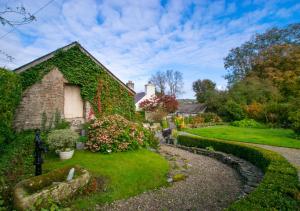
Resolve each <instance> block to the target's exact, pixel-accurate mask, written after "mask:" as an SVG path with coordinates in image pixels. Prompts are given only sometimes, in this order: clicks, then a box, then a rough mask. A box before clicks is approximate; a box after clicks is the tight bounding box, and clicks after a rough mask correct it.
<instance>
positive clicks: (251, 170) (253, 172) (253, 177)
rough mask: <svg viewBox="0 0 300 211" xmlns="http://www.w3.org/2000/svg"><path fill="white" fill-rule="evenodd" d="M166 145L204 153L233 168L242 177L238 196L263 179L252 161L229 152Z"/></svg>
mask: <svg viewBox="0 0 300 211" xmlns="http://www.w3.org/2000/svg"><path fill="white" fill-rule="evenodd" d="M166 145H167V146H171V147H177V148H180V149H183V150H186V151H189V152H192V153H195V154H200V155H205V156H208V157H211V158H214V159H216V160H218V161H220V162H222V163H224V164H226V165H229V166H230V167H232V168H234V169H235V170H236V171H237V172H238V173H239V175H240V176H241V178H242V182H243V187H242V191H241V193H240V198H243V197H245V196H246V195H247V194H249V193H250V192H251V191H253V190H254V189H255V188H256V187H257V186H258V185H259V183H260V182H261V180H262V179H263V176H264V175H263V173H262V171H261V170H260V169H259V168H257V167H256V166H254V165H253V164H252V163H250V162H248V161H246V160H243V159H241V158H238V157H236V156H234V155H231V154H226V153H223V152H219V151H212V150H206V149H201V148H197V147H186V146H182V145H171V144H166Z"/></svg>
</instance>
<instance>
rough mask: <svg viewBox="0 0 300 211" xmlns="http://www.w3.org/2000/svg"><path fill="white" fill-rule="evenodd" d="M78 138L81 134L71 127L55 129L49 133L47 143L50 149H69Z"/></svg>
mask: <svg viewBox="0 0 300 211" xmlns="http://www.w3.org/2000/svg"><path fill="white" fill-rule="evenodd" d="M78 139H79V135H78V134H77V133H76V132H75V131H73V130H71V129H61V130H53V131H51V132H50V133H49V134H48V139H47V144H48V146H49V149H50V150H60V151H68V149H72V148H74V146H75V143H76V141H77V140H78Z"/></svg>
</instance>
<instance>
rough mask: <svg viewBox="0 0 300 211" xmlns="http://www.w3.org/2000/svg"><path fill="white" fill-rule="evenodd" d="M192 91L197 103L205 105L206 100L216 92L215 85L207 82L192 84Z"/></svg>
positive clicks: (206, 80) (205, 80) (198, 81)
mask: <svg viewBox="0 0 300 211" xmlns="http://www.w3.org/2000/svg"><path fill="white" fill-rule="evenodd" d="M193 90H194V92H195V93H196V98H197V101H198V102H199V103H206V101H207V100H208V98H210V97H211V95H213V94H214V93H215V92H216V84H215V83H214V82H213V81H211V80H209V79H204V80H200V79H199V80H197V81H195V82H194V83H193Z"/></svg>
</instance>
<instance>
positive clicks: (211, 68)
mask: <svg viewBox="0 0 300 211" xmlns="http://www.w3.org/2000/svg"><path fill="white" fill-rule="evenodd" d="M21 5H23V6H24V7H25V8H26V9H27V11H28V12H30V13H34V14H35V17H36V20H35V21H33V22H31V23H29V24H26V25H22V26H17V27H15V28H14V29H12V27H11V26H8V25H4V26H3V25H0V50H1V51H2V52H5V53H7V54H8V55H10V56H12V57H13V58H14V59H13V61H9V60H8V59H7V58H6V57H5V56H4V55H3V54H0V66H3V67H6V68H9V69H14V68H17V67H19V66H21V65H23V64H26V63H28V62H30V61H32V60H34V59H36V58H38V57H40V56H43V55H44V54H47V53H49V52H51V51H53V50H56V49H57V48H60V47H62V46H65V45H67V44H69V43H71V42H73V41H78V42H79V43H80V44H81V45H82V46H83V47H84V48H86V49H87V50H88V51H89V52H90V53H91V54H92V55H94V56H95V57H96V58H97V59H98V60H99V61H100V62H101V63H102V64H104V65H105V66H106V67H107V68H108V69H110V70H111V72H113V73H114V74H115V75H116V76H117V77H119V78H120V79H121V80H122V81H123V82H125V83H126V82H127V81H128V80H132V81H133V82H134V83H135V91H136V92H140V91H143V90H144V85H145V84H146V83H147V82H148V80H149V78H150V76H151V75H152V74H154V73H155V72H157V71H165V70H169V69H172V70H177V71H180V72H182V74H183V79H184V90H183V91H184V94H182V95H181V96H179V98H195V97H194V92H193V90H192V83H193V82H194V81H196V80H197V79H211V80H213V81H214V82H215V83H216V84H217V87H218V88H219V89H224V88H225V87H226V80H225V79H224V75H225V74H226V73H227V71H226V70H225V69H224V61H223V59H224V57H226V55H227V54H228V53H229V51H230V49H232V48H234V47H238V46H239V45H241V44H242V43H243V42H245V41H247V40H249V39H250V38H251V37H252V36H253V35H254V34H255V33H262V32H263V31H265V30H266V29H268V28H270V27H275V26H276V27H284V26H286V25H288V24H291V23H296V22H300V1H299V0H291V1H289V0H286V1H284V0H279V1H276V0H239V1H208V0H198V1H196V0H144V1H140V0H102V1H100V0H52V1H50V0H14V1H11V0H0V12H1V11H3V10H4V9H5V7H7V6H8V7H12V8H14V7H17V6H21ZM9 18H15V19H17V18H18V17H17V16H10V17H9ZM9 31H11V32H10V33H7V32H9Z"/></svg>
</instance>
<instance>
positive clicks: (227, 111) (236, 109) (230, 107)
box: [222, 100, 245, 122]
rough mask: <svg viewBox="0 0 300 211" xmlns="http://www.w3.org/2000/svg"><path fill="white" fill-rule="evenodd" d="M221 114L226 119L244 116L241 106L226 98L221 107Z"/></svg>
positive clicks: (239, 118)
mask: <svg viewBox="0 0 300 211" xmlns="http://www.w3.org/2000/svg"><path fill="white" fill-rule="evenodd" d="M222 110H223V111H222V113H223V116H224V117H225V118H226V120H227V121H230V122H231V121H235V120H241V119H244V118H245V112H244V109H243V108H242V106H241V105H240V104H238V103H236V102H235V101H233V100H228V101H227V102H226V104H225V105H224V107H223V108H222Z"/></svg>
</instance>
